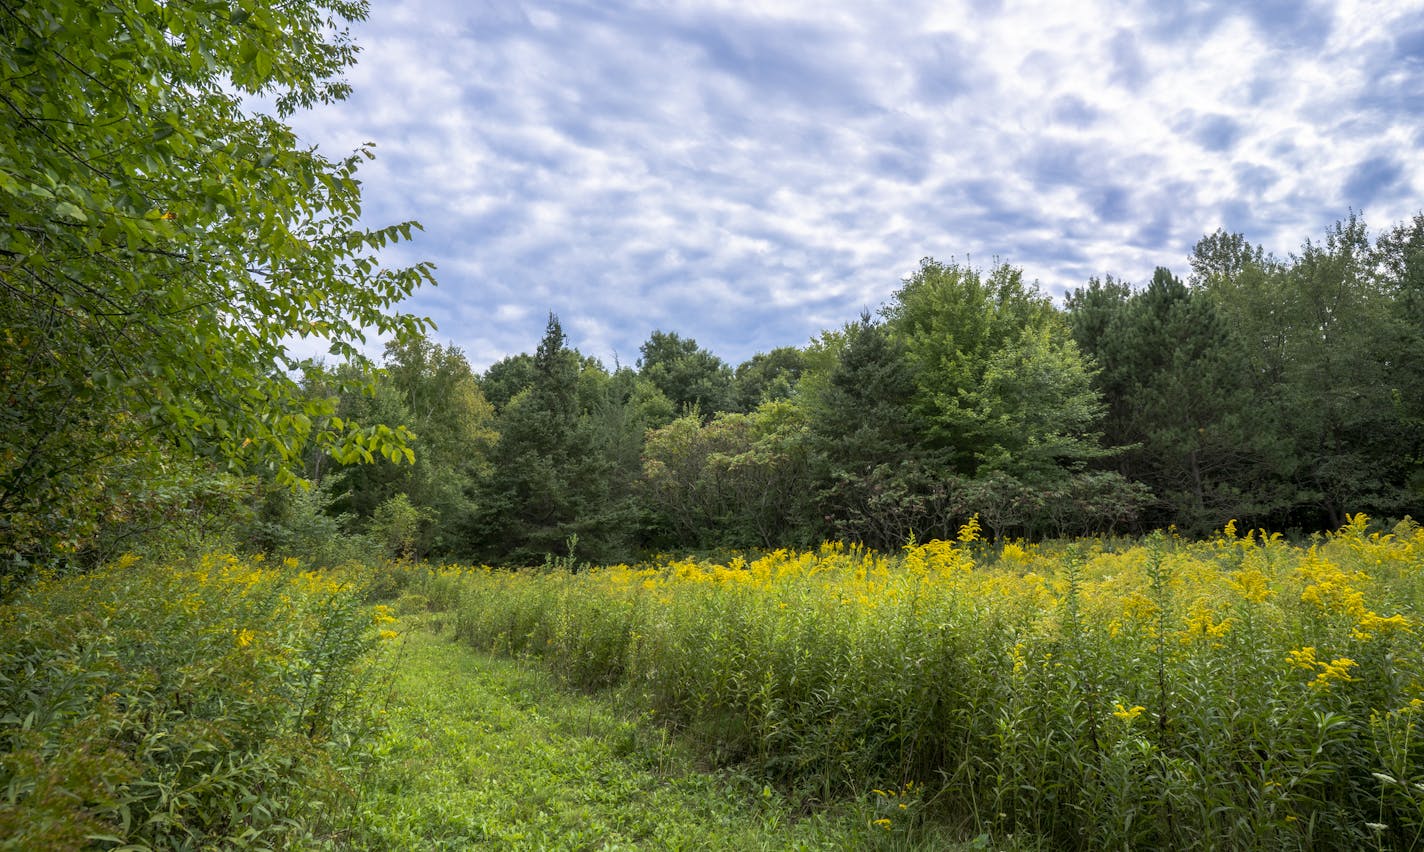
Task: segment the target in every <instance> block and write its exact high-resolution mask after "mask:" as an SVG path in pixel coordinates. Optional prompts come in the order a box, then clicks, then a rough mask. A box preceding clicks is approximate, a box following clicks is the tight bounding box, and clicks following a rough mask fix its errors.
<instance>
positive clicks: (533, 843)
mask: <svg viewBox="0 0 1424 852" xmlns="http://www.w3.org/2000/svg"><path fill="white" fill-rule="evenodd" d="M437 629H438V628H432V627H430V626H429V622H417V621H416V620H414V619H411V620H408V621H407V622H406V623H405V625H404V629H403V633H404V638H403V639H402V640H401V641H402V642H403V643H404V647H403V648H402V650H401V659H400V661H399V663H398V669H399V674H398V675H397V679H396V681H395V685H394V686H395V691H394V695H393V699H392V703H391V705H390V707H389V710H388V717H387V723H388V727H387V730H386V732H385V734H384V736H383V737H382V739H381V740H380V741H379V742H378V743H377V744H376V745H375V747H374V749H375V756H376V760H375V761H374V763H373V764H372V768H371V770H370V772H369V774H368V775H367V776H366V777H365V778H364V779H363V781H362V783H361V791H360V793H361V798H362V801H361V804H360V805H359V808H358V812H359V815H358V817H357V825H355V826H354V827H353V829H352V830H351V833H350V836H349V837H348V838H346V839H344V840H343V841H342V842H341V845H342V846H343V847H346V848H355V849H362V848H364V849H382V850H385V849H467V848H472V847H479V846H488V847H492V848H500V849H539V850H555V849H590V850H591V849H735V850H753V849H777V850H783V849H807V850H811V849H836V850H842V849H911V848H934V849H944V848H953V846H954V844H953V843H951V842H950V838H948V837H946V836H943V835H939V834H934V833H927V832H925V831H923V830H921V831H920V832H919V833H915V832H913V831H912V830H911V829H910V828H909V827H908V826H906V827H897V828H896V829H893V830H886V829H885V828H884V827H883V826H882V825H879V824H876V823H875V819H876V818H877V814H876V807H877V805H876V803H875V802H872V801H867V802H865V803H863V804H861V803H841V804H840V805H838V806H836V807H834V808H830V809H825V808H821V809H815V808H812V809H808V808H807V807H806V805H805V803H798V802H794V801H790V800H788V799H787V798H785V797H783V796H782V795H781V794H779V793H776V792H774V791H772V790H771V789H770V788H768V787H765V786H763V785H760V784H758V783H756V782H754V781H752V780H750V779H749V778H747V777H745V776H737V775H735V774H733V773H728V772H707V771H701V770H700V769H699V767H698V765H697V762H696V758H695V757H694V755H693V754H692V753H691V752H690V751H689V750H688V749H687V748H686V747H685V746H684V745H682V744H680V743H679V742H678V741H677V739H676V738H674V737H670V736H669V735H668V734H667V733H666V732H665V731H664V730H663V729H662V728H660V727H659V726H657V725H654V724H652V723H651V722H650V721H649V720H648V719H647V718H641V719H638V718H636V714H635V715H634V718H632V719H630V718H629V713H630V711H628V710H627V708H626V707H625V706H623V705H622V704H620V702H619V701H618V700H617V699H616V698H615V697H612V696H611V695H608V694H604V695H601V696H589V695H585V694H581V693H577V692H574V691H570V690H569V689H567V688H566V687H564V686H561V685H560V684H559V682H558V681H557V680H556V679H555V677H554V676H553V675H551V674H550V673H548V672H547V671H545V670H543V669H542V668H539V667H532V666H530V665H529V664H527V663H524V662H520V661H517V660H511V659H509V658H506V657H496V656H492V655H489V654H486V653H482V652H479V651H475V650H473V649H471V648H469V647H468V646H466V645H463V644H456V643H453V642H452V641H451V640H450V638H448V636H446V635H443V634H440V633H437V632H436V631H437Z"/></svg>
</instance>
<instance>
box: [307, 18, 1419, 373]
mask: <svg viewBox="0 0 1424 852" xmlns="http://www.w3.org/2000/svg"><path fill="white" fill-rule="evenodd" d="M352 32H353V34H354V36H355V37H356V40H357V41H358V42H359V43H360V44H361V46H362V54H361V59H360V63H359V65H358V66H357V67H356V68H354V69H353V70H352V72H351V74H350V75H349V78H350V80H351V82H352V84H353V85H354V86H355V93H354V95H353V96H352V97H351V98H350V99H349V100H347V101H345V102H342V103H340V104H335V105H331V106H327V107H322V108H320V109H318V110H315V111H312V112H308V113H303V114H300V115H297V116H294V117H293V119H292V120H291V123H292V125H293V126H294V127H295V128H296V129H297V131H298V133H299V134H300V135H301V137H302V138H303V140H304V141H306V142H307V143H309V144H316V145H319V146H320V148H321V149H322V150H323V151H325V152H327V153H328V154H329V155H331V156H336V155H339V154H342V153H345V152H346V151H348V150H350V149H352V148H355V147H356V146H357V145H359V144H360V143H362V142H364V141H368V140H369V141H372V142H375V143H376V146H377V148H376V153H377V159H376V160H375V161H374V162H373V163H371V164H369V165H367V166H366V167H364V169H363V172H362V178H363V180H364V184H363V197H364V199H365V211H364V212H365V218H366V220H367V222H368V223H369V224H371V225H385V224H390V223H392V222H395V221H400V220H404V219H417V220H419V221H420V222H421V223H422V224H423V225H424V227H425V232H424V233H423V234H420V235H419V236H418V238H417V239H416V240H415V241H413V242H412V243H409V244H406V245H404V246H402V247H401V248H399V249H398V250H396V251H394V252H392V253H391V254H390V256H389V260H390V261H392V262H395V263H401V262H410V261H414V260H431V261H434V262H435V263H436V264H437V265H438V267H439V268H438V270H437V273H436V275H437V278H438V280H439V282H440V284H439V286H438V287H436V288H426V289H424V290H422V291H420V292H419V293H418V295H417V296H416V297H415V298H413V299H412V300H411V301H409V302H408V303H406V305H405V307H406V309H408V310H411V311H413V312H415V313H419V314H422V315H427V316H430V317H432V318H433V319H434V320H435V321H436V322H437V324H438V325H439V331H438V332H437V333H436V335H435V337H436V339H437V340H439V341H440V342H444V343H454V344H455V345H457V346H459V347H461V348H462V349H463V350H464V351H465V352H466V354H467V355H468V356H469V358H470V360H471V362H472V364H473V365H474V366H475V367H476V369H482V368H483V367H485V366H487V365H488V364H489V363H491V362H493V361H495V360H497V359H499V358H500V357H503V356H504V355H507V354H512V353H516V352H523V351H533V349H534V347H535V345H536V344H537V343H538V340H539V337H540V336H541V334H542V332H543V328H544V323H545V319H546V317H547V314H548V312H549V311H554V312H555V313H557V314H558V315H559V316H560V319H561V320H562V322H563V326H564V329H565V331H566V332H567V333H568V334H569V337H570V339H571V342H572V343H573V344H574V345H576V346H577V347H578V348H579V349H580V350H582V351H583V352H584V353H585V354H589V355H594V356H596V357H598V358H600V359H602V360H603V361H604V362H605V364H607V365H609V366H612V363H613V361H614V359H615V358H616V359H617V360H619V361H621V362H622V363H623V364H627V365H632V364H634V363H635V362H636V360H637V357H638V347H639V346H640V345H641V344H642V342H643V341H645V340H646V339H647V338H648V335H649V334H650V333H651V332H652V331H654V330H655V329H660V330H663V331H676V332H679V333H680V334H682V335H683V336H685V337H689V336H690V337H693V338H696V339H697V341H698V342H699V343H700V344H702V345H703V346H705V347H707V348H709V349H711V350H712V351H713V352H716V353H717V354H718V355H720V356H722V357H723V358H724V359H726V360H727V361H728V362H730V363H732V364H734V365H735V364H736V363H738V362H740V361H742V360H744V359H746V358H748V357H750V356H751V355H752V354H754V353H756V352H758V351H765V350H768V349H771V348H773V347H776V346H782V345H801V344H804V343H805V342H806V341H807V340H808V339H809V338H811V337H813V336H814V335H816V334H817V333H818V332H819V331H820V330H821V329H825V328H834V327H838V326H840V325H841V324H843V323H844V322H846V321H848V320H851V319H854V318H855V316H856V315H857V314H858V313H859V312H860V310H861V309H863V308H872V309H873V308H875V307H877V306H879V305H880V304H881V303H882V302H883V301H884V300H885V299H886V298H888V297H889V296H890V294H891V293H892V292H893V291H894V290H895V289H896V287H898V286H899V283H900V281H901V279H902V278H904V277H905V276H906V275H908V274H909V273H910V272H911V271H912V270H913V269H914V268H915V267H916V266H917V264H918V261H919V259H920V258H922V257H926V256H932V257H936V258H938V259H941V260H949V259H951V258H956V259H958V260H960V261H965V260H967V261H969V262H971V263H973V264H975V265H981V266H987V265H989V264H990V263H992V261H993V260H994V258H996V257H997V258H1000V259H1002V260H1004V261H1007V262H1009V263H1011V264H1013V265H1015V266H1018V267H1021V268H1022V269H1023V270H1024V273H1025V275H1026V276H1027V277H1028V278H1030V279H1036V280H1037V281H1038V282H1039V283H1040V286H1041V287H1042V288H1043V289H1044V290H1045V291H1046V292H1048V293H1050V294H1052V295H1054V296H1060V295H1061V294H1062V293H1063V292H1065V291H1066V290H1068V289H1071V288H1073V287H1077V286H1080V285H1082V284H1083V283H1084V282H1085V281H1086V280H1087V279H1088V277H1089V276H1092V275H1102V274H1104V273H1108V274H1112V275H1114V276H1117V277H1121V278H1126V279H1127V280H1129V281H1135V282H1144V281H1146V280H1147V279H1148V278H1149V277H1150V276H1151V273H1152V269H1153V267H1155V266H1158V265H1163V266H1167V267H1169V268H1171V269H1173V270H1174V271H1176V272H1177V273H1178V274H1179V275H1185V274H1186V273H1187V272H1188V266H1187V262H1186V258H1187V255H1188V253H1189V252H1190V250H1191V247H1192V245H1193V244H1194V243H1195V242H1196V241H1197V240H1198V239H1199V238H1200V237H1201V236H1203V235H1204V234H1207V233H1210V232H1212V231H1214V230H1216V229H1217V228H1219V227H1221V228H1226V229H1227V230H1229V231H1234V232H1241V233H1244V234H1245V235H1246V236H1247V237H1248V238H1249V239H1251V240H1252V241H1253V242H1257V243H1260V244H1262V245H1264V246H1265V247H1266V248H1267V249H1268V250H1270V251H1273V252H1275V253H1276V254H1278V255H1286V254H1289V253H1290V252H1291V251H1293V250H1296V249H1298V248H1299V246H1300V243H1301V241H1302V240H1304V239H1305V238H1307V237H1312V238H1315V237H1319V236H1321V235H1322V234H1323V232H1324V230H1325V229H1326V228H1327V227H1328V226H1329V225H1330V224H1331V223H1333V222H1334V221H1336V220H1337V219H1340V218H1343V217H1344V216H1346V215H1347V214H1348V212H1349V211H1350V210H1351V209H1354V210H1356V211H1360V212H1362V213H1363V214H1364V216H1365V219H1366V221H1367V222H1368V223H1369V224H1370V225H1371V227H1372V228H1373V229H1375V230H1379V229H1382V228H1384V227H1387V226H1389V225H1392V224H1393V223H1395V222H1397V221H1400V220H1402V219H1404V218H1406V217H1409V216H1412V215H1414V214H1415V213H1417V212H1419V211H1420V210H1421V209H1424V156H1421V153H1424V2H1421V0H1411V2H1367V0H1341V2H1324V3H1299V2H1288V1H1287V0H1258V2H1253V3H1238V2H1211V0H1204V1H1202V2H1184V3H1178V4H1174V3H1163V2H1139V3H1131V2H1128V3H1090V2H1084V3H1061V2H1060V3H1052V2H1048V3H1015V2H1008V0H1002V2H996V0H962V2H926V3H921V2H915V0H897V2H894V3H884V2H876V3H870V2H858V3H857V2H845V3H839V2H834V0H819V1H817V0H807V2H741V1H740V0H711V2H697V3H692V2H688V3H678V2H668V3H652V2H643V3H640V2H618V0H597V1H596V2H587V3H576V2H542V0H541V2H523V3H520V2H512V0H511V1H510V2H506V0H468V1H467V2H461V0H402V2H383V0H373V2H372V9H371V16H370V19H369V20H368V21H366V22H364V23H361V24H358V25H356V26H354V27H353V29H352Z"/></svg>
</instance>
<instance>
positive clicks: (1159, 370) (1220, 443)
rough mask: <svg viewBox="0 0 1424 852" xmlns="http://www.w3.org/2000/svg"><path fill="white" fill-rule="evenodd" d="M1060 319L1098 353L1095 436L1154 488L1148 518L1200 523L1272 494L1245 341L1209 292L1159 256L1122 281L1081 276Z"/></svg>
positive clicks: (1245, 511)
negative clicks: (1130, 281) (1159, 263)
mask: <svg viewBox="0 0 1424 852" xmlns="http://www.w3.org/2000/svg"><path fill="white" fill-rule="evenodd" d="M1068 309H1069V317H1070V324H1071V325H1072V327H1073V329H1074V331H1075V335H1076V336H1077V339H1078V343H1079V345H1080V346H1081V347H1082V349H1083V351H1085V352H1086V353H1088V354H1090V355H1091V356H1092V357H1093V359H1094V360H1095V362H1096V363H1097V365H1098V368H1099V371H1098V373H1097V376H1096V379H1095V382H1096V384H1097V386H1098V388H1099V390H1100V391H1101V392H1102V394H1103V397H1104V402H1105V404H1106V405H1107V411H1108V414H1107V416H1106V417H1105V419H1104V432H1105V440H1106V441H1107V442H1108V443H1109V444H1113V445H1117V446H1121V447H1123V448H1124V450H1123V452H1121V453H1120V454H1119V456H1118V458H1117V465H1116V467H1117V469H1118V471H1120V472H1121V473H1122V474H1124V475H1126V476H1127V477H1129V478H1131V479H1133V480H1137V481H1140V482H1143V483H1145V484H1146V485H1148V486H1149V487H1150V488H1151V489H1152V490H1153V491H1154V492H1155V493H1156V494H1157V495H1158V510H1157V512H1156V513H1155V514H1153V515H1150V516H1149V517H1150V520H1151V521H1152V522H1153V523H1155V524H1156V525H1159V526H1166V525H1168V524H1177V525H1178V526H1179V527H1181V528H1182V529H1183V530H1189V531H1192V532H1195V533H1205V532H1208V531H1210V530H1212V529H1216V528H1219V527H1220V526H1221V525H1222V524H1224V523H1225V522H1226V521H1227V520H1229V519H1231V518H1232V517H1236V518H1240V519H1241V520H1243V521H1257V520H1260V521H1264V520H1265V518H1266V517H1267V515H1268V513H1269V512H1270V511H1272V510H1273V509H1274V508H1277V505H1276V503H1275V501H1274V498H1273V496H1272V495H1273V494H1274V489H1273V487H1272V486H1271V483H1270V477H1269V476H1267V475H1266V474H1268V470H1267V469H1266V468H1265V464H1266V463H1267V461H1268V460H1269V458H1270V455H1271V448H1270V447H1269V444H1268V442H1269V441H1270V440H1271V434H1272V433H1271V430H1270V429H1268V428H1265V426H1266V424H1267V423H1268V415H1263V414H1262V413H1261V412H1260V411H1259V410H1258V407H1257V406H1256V405H1255V403H1254V398H1253V390H1252V387H1251V385H1250V382H1249V375H1248V373H1247V371H1246V370H1243V369H1242V366H1243V364H1245V363H1246V357H1245V355H1246V353H1245V351H1244V348H1243V347H1242V345H1241V343H1240V340H1239V339H1238V338H1237V336H1236V335H1235V334H1234V333H1233V332H1232V330H1231V329H1230V328H1229V327H1228V326H1227V323H1226V321H1225V319H1224V318H1223V317H1222V316H1221V311H1220V309H1219V308H1218V307H1217V305H1216V303H1215V302H1213V301H1212V299H1211V298H1210V296H1208V295H1207V294H1206V293H1204V292H1202V291H1200V290H1193V289H1190V288H1188V287H1187V286H1186V285H1185V284H1183V283H1182V281H1181V280H1179V279H1178V278H1177V277H1176V276H1174V275H1172V273H1171V272H1170V271H1168V270H1167V269H1164V268H1160V267H1159V268H1158V269H1157V270H1156V271H1155V272H1154V273H1153V276H1152V280H1151V282H1150V283H1149V284H1148V285H1147V286H1146V287H1145V288H1143V289H1142V290H1140V291H1138V292H1132V290H1131V289H1130V288H1129V287H1127V286H1126V285H1125V284H1121V283H1119V282H1112V281H1109V282H1108V283H1106V284H1103V283H1100V282H1096V281H1093V282H1090V283H1089V286H1088V287H1086V288H1083V289H1081V290H1078V291H1076V292H1074V293H1073V294H1071V295H1070V296H1069V298H1068Z"/></svg>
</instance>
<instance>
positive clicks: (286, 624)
mask: <svg viewBox="0 0 1424 852" xmlns="http://www.w3.org/2000/svg"><path fill="white" fill-rule="evenodd" d="M358 591H359V589H358V587H357V586H356V585H354V584H353V583H352V582H350V581H349V580H345V579H341V578H339V577H337V576H335V575H322V574H315V573H310V572H302V571H301V570H300V569H299V568H298V566H297V563H296V562H295V561H294V560H293V561H289V562H288V563H286V564H283V565H281V566H269V565H267V564H266V563H264V562H262V561H246V562H244V561H241V560H238V559H236V558H232V557H210V558H205V559H204V560H202V561H200V562H198V563H196V564H183V563H178V564H157V563H154V564H142V563H139V564H136V563H135V561H134V560H133V559H132V558H125V559H121V560H119V561H118V562H116V563H114V564H113V565H111V566H109V567H106V568H104V569H102V570H98V571H94V572H91V573H88V574H86V575H83V576H76V577H67V578H66V577H57V578H50V579H44V580H41V581H40V582H38V583H36V584H33V585H32V586H30V587H29V588H27V589H25V590H24V591H23V592H22V593H21V594H19V595H18V596H17V597H15V599H14V600H12V601H11V602H10V603H8V604H6V605H4V606H3V607H0V786H3V787H4V788H5V789H7V790H8V791H9V792H8V795H7V796H6V797H4V798H3V799H0V846H3V848H6V849H17V850H18V849H80V848H92V847H93V846H95V845H103V846H105V847H107V846H109V845H117V846H123V847H126V848H136V847H142V848H159V849H191V848H218V847H222V848H234V847H242V848H276V847H285V846H290V845H301V844H311V843H313V842H314V841H318V840H321V839H322V838H323V836H324V834H325V832H326V831H328V830H329V827H330V825H331V823H330V818H331V816H332V815H333V814H334V813H335V812H336V810H337V809H338V808H340V807H344V806H345V803H346V798H345V797H346V796H347V795H348V792H347V789H346V787H345V784H344V781H343V780H342V775H343V773H344V774H350V773H351V772H353V771H354V770H355V769H356V768H358V767H359V765H360V764H361V762H362V760H363V752H364V750H365V749H366V748H367V747H368V746H369V745H370V744H371V740H372V738H373V733H374V731H375V730H376V725H377V722H378V717H377V716H376V715H375V707H374V704H373V703H372V699H373V697H374V694H375V693H374V691H373V689H372V687H373V686H375V685H376V683H377V679H378V677H379V675H380V668H379V666H378V665H377V663H376V658H375V657H373V656H371V652H372V651H373V649H374V648H375V647H376V646H377V644H378V642H379V640H378V631H379V628H380V625H381V623H382V622H385V621H389V620H390V619H389V617H388V616H386V615H384V614H383V611H382V610H380V609H378V610H376V612H375V615H374V616H373V614H372V612H371V611H370V610H369V609H367V608H366V607H365V606H363V605H362V604H361V600H360V597H359V594H358Z"/></svg>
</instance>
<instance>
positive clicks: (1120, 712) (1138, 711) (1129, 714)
mask: <svg viewBox="0 0 1424 852" xmlns="http://www.w3.org/2000/svg"><path fill="white" fill-rule="evenodd" d="M1116 707H1117V709H1116V710H1114V711H1113V716H1115V717H1117V718H1118V719H1121V720H1122V721H1123V722H1126V723H1127V724H1129V725H1131V724H1132V723H1133V722H1135V721H1137V717H1138V716H1141V715H1142V713H1143V711H1144V710H1146V709H1147V708H1146V707H1143V706H1142V705H1141V704H1134V705H1133V706H1131V707H1124V706H1122V702H1121V701H1118V702H1116Z"/></svg>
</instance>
